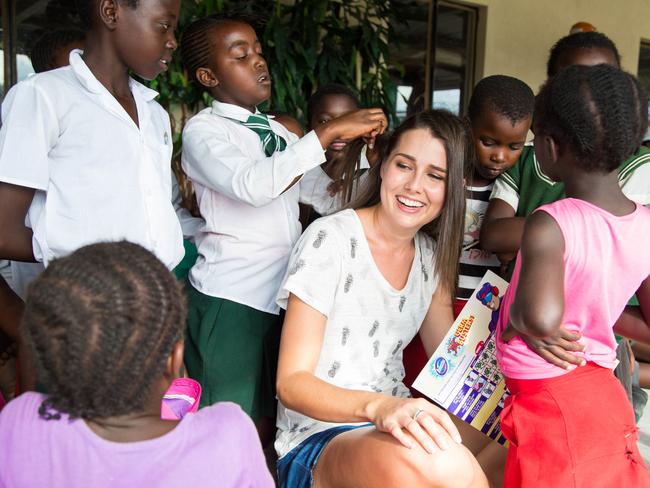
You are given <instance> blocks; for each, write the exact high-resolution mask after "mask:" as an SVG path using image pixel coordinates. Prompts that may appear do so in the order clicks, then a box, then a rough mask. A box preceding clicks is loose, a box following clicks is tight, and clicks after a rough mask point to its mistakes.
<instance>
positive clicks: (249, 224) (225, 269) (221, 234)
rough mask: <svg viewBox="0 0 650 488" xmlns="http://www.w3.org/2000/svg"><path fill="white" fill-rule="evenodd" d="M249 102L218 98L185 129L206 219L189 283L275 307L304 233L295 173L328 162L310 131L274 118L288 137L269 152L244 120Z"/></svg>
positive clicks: (186, 161) (188, 164)
mask: <svg viewBox="0 0 650 488" xmlns="http://www.w3.org/2000/svg"><path fill="white" fill-rule="evenodd" d="M250 115H251V112H249V111H248V110H246V109H245V108H242V107H239V106H237V105H232V104H228V103H222V102H218V101H214V102H213V103H212V106H211V107H209V108H206V109H204V110H202V111H201V112H199V113H198V114H197V115H195V116H194V117H192V118H191V119H190V120H189V121H188V123H187V124H186V125H185V128H184V129H183V155H182V164H183V169H184V170H185V173H186V174H187V176H188V178H189V179H190V180H191V181H192V184H193V185H194V190H195V191H196V199H197V202H198V204H199V209H200V211H201V216H202V217H203V218H204V219H205V225H204V226H203V227H202V228H201V229H199V231H198V233H197V234H196V236H195V240H196V245H197V247H198V250H199V258H198V260H197V262H196V264H195V265H194V267H193V268H192V270H191V271H190V282H191V283H192V286H194V287H195V288H196V289H197V290H199V291H200V292H201V293H204V294H206V295H210V296H213V297H219V298H225V299H227V300H231V301H234V302H237V303H241V304H243V305H247V306H249V307H252V308H255V309H257V310H261V311H263V312H268V313H273V314H277V313H278V312H279V310H280V309H279V308H278V306H277V305H276V303H275V298H276V296H277V293H278V288H279V287H280V283H281V280H282V276H283V274H284V272H285V269H286V266H287V261H288V259H289V253H290V252H291V248H292V247H293V245H294V244H295V242H296V241H297V240H298V238H299V237H300V232H301V230H302V229H301V226H300V221H299V220H298V217H299V208H298V200H299V198H300V183H301V182H300V183H298V184H296V185H293V186H292V187H291V188H290V189H288V190H286V191H285V188H287V187H288V186H289V185H290V184H291V182H292V181H293V180H294V178H296V177H297V176H299V175H301V174H302V173H304V172H305V171H308V170H310V169H311V168H314V167H316V166H318V165H319V164H320V163H322V162H323V161H325V151H324V150H323V148H322V146H321V144H320V141H319V139H318V137H317V136H316V134H315V133H314V132H313V131H312V132H309V133H308V134H307V135H305V136H304V137H303V138H301V139H298V137H297V136H296V135H295V134H293V133H291V132H289V131H288V130H287V129H286V128H285V127H284V126H283V125H282V124H279V123H278V122H276V121H274V120H270V125H271V128H272V130H273V132H275V133H276V134H278V135H280V136H281V137H283V138H284V139H285V141H287V148H286V149H285V150H284V151H276V152H275V153H274V154H273V155H272V156H266V154H264V149H263V147H262V142H261V140H260V138H259V135H258V134H256V133H255V132H253V131H252V130H251V129H249V128H247V127H246V126H244V125H242V124H241V123H240V122H242V121H245V120H246V119H248V117H249V116H250Z"/></svg>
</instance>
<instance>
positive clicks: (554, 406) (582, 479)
mask: <svg viewBox="0 0 650 488" xmlns="http://www.w3.org/2000/svg"><path fill="white" fill-rule="evenodd" d="M506 384H507V385H508V389H509V390H510V393H511V396H510V397H508V399H507V400H506V404H505V407H504V409H503V411H502V412H501V429H502V431H503V434H504V435H505V436H506V438H507V439H508V441H510V449H509V451H508V459H507V462H506V472H505V486H506V488H510V487H521V486H523V487H526V488H528V487H535V488H536V487H562V488H574V487H575V488H600V487H602V488H612V487H621V488H627V487H636V488H642V487H650V473H649V472H648V469H647V467H646V465H645V463H644V462H643V458H642V457H641V455H640V453H639V449H638V447H637V432H638V429H637V427H636V425H635V422H634V412H633V411H632V407H631V405H630V402H629V401H628V399H627V396H626V394H625V391H624V390H623V388H622V387H621V383H620V382H619V381H618V380H617V379H616V378H615V377H614V374H613V372H612V371H611V370H609V369H605V368H602V367H600V366H598V365H596V364H594V363H588V364H587V365H586V366H582V367H579V368H576V369H575V370H573V371H571V372H570V373H567V374H565V375H562V376H559V377H556V378H546V379H539V380H514V379H506Z"/></svg>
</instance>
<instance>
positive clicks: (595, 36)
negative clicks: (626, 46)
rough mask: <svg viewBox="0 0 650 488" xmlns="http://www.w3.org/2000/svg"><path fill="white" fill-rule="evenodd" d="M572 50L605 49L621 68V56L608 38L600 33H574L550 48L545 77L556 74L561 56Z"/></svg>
mask: <svg viewBox="0 0 650 488" xmlns="http://www.w3.org/2000/svg"><path fill="white" fill-rule="evenodd" d="M574 49H605V50H608V51H611V52H612V54H613V55H614V58H615V59H616V65H617V66H618V67H620V66H621V55H620V54H619V53H618V49H616V44H614V42H613V41H612V40H611V39H610V38H609V37H607V36H606V35H605V34H603V33H601V32H576V33H574V34H569V35H568V36H564V37H563V38H562V39H560V40H559V41H557V42H556V43H555V44H554V45H553V47H552V48H551V52H550V53H549V56H548V62H547V63H546V75H547V76H548V77H549V78H550V77H551V76H555V75H556V74H557V72H558V65H559V62H560V58H561V57H562V55H564V54H565V53H566V52H567V51H572V50H574Z"/></svg>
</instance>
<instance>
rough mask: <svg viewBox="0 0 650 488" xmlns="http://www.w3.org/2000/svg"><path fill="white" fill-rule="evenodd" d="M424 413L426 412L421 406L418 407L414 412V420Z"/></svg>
mask: <svg viewBox="0 0 650 488" xmlns="http://www.w3.org/2000/svg"><path fill="white" fill-rule="evenodd" d="M423 413H424V410H422V409H421V408H418V409H417V410H416V411H415V413H414V414H413V420H417V419H418V417H419V416H420V414H423Z"/></svg>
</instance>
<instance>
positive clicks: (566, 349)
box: [501, 324, 585, 369]
mask: <svg viewBox="0 0 650 488" xmlns="http://www.w3.org/2000/svg"><path fill="white" fill-rule="evenodd" d="M515 336H519V338H521V340H522V341H524V342H525V343H526V345H527V346H528V347H529V348H530V349H531V350H532V351H533V352H535V354H537V355H538V356H540V357H541V358H542V359H544V360H546V361H547V362H549V363H551V364H554V365H555V366H559V367H560V368H564V369H570V368H571V366H584V365H585V360H584V358H582V357H580V356H576V355H575V354H573V353H574V352H582V351H584V350H585V346H584V345H582V344H580V343H579V342H578V341H579V340H580V339H581V338H582V336H581V335H580V334H579V333H577V332H569V331H568V330H566V329H565V328H564V327H560V328H559V329H557V331H556V332H555V333H554V334H553V335H550V336H546V337H543V338H542V337H535V336H532V335H527V334H524V333H523V332H518V331H517V330H516V329H515V328H514V327H513V326H512V325H511V324H508V327H507V328H506V330H504V331H503V333H502V334H501V340H502V341H503V342H508V341H510V339H512V338H513V337H515Z"/></svg>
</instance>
